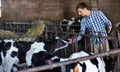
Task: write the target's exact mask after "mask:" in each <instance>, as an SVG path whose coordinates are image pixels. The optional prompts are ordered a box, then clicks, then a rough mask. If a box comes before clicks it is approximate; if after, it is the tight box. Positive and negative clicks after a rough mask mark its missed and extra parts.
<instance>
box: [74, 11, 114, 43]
mask: <svg viewBox="0 0 120 72" xmlns="http://www.w3.org/2000/svg"><path fill="white" fill-rule="evenodd" d="M106 26H107V27H109V26H110V27H112V24H111V22H110V21H109V20H108V19H107V18H106V16H105V15H104V14H103V13H102V12H101V11H91V13H90V16H85V17H83V18H82V20H81V30H80V32H79V34H85V30H86V29H87V31H88V33H89V34H90V35H98V33H101V36H107V32H106V28H105V27H106ZM81 38H82V36H78V37H76V38H75V40H76V41H78V40H80V39H81ZM90 41H91V42H93V43H99V42H100V39H98V38H94V39H90Z"/></svg>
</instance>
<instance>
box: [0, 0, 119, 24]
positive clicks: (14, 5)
mask: <svg viewBox="0 0 120 72" xmlns="http://www.w3.org/2000/svg"><path fill="white" fill-rule="evenodd" d="M82 1H84V2H86V3H87V4H88V5H89V6H90V7H92V8H93V9H98V10H101V11H103V12H104V13H105V15H106V16H107V17H108V18H109V19H110V20H111V21H112V23H113V24H115V23H117V22H119V21H120V0H2V18H1V19H0V20H16V21H26V20H27V21H28V20H34V19H45V20H50V21H54V22H59V21H61V20H62V19H63V18H70V17H78V15H77V12H76V10H75V7H76V4H77V3H78V2H82Z"/></svg>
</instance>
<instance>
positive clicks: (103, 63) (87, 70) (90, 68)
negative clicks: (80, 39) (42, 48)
mask: <svg viewBox="0 0 120 72" xmlns="http://www.w3.org/2000/svg"><path fill="white" fill-rule="evenodd" d="M91 55H93V53H88V52H85V51H80V52H76V53H73V54H71V55H70V56H69V57H68V58H60V57H58V56H54V57H52V58H51V59H50V61H51V62H53V63H54V61H55V60H57V62H63V61H67V60H72V59H76V58H82V57H85V56H91ZM113 69H114V60H113V58H112V57H110V56H105V57H98V58H94V59H90V60H85V61H81V62H77V63H73V64H69V65H66V66H62V67H61V72H113ZM53 70H54V69H53Z"/></svg>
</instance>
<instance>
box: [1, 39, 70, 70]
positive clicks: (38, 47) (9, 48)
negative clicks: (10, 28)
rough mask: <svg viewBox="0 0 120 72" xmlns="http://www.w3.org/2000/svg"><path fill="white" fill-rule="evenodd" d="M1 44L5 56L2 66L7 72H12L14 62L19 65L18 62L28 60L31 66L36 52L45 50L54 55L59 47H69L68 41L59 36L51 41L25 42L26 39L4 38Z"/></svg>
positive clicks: (2, 54) (28, 64)
mask: <svg viewBox="0 0 120 72" xmlns="http://www.w3.org/2000/svg"><path fill="white" fill-rule="evenodd" d="M61 43H62V44H61ZM0 45H1V46H0V47H1V48H0V49H2V53H1V56H2V57H3V58H2V66H3V68H4V71H5V72H10V71H11V68H12V66H13V65H14V64H16V65H17V64H18V62H19V63H24V62H26V63H27V66H28V67H31V66H32V64H33V63H34V62H33V63H32V57H33V56H34V54H35V53H39V52H41V51H44V52H48V53H50V54H51V55H52V54H53V53H54V52H56V51H58V50H59V49H62V48H65V47H67V45H68V43H67V42H66V41H64V40H62V39H60V38H59V37H56V38H55V39H54V40H51V41H50V42H36V41H35V42H24V41H13V40H8V41H6V40H3V41H1V42H0ZM58 45H60V46H58ZM41 53H43V52H41ZM13 60H14V61H13ZM42 60H43V59H42ZM5 64H7V65H5ZM34 65H35V64H34Z"/></svg>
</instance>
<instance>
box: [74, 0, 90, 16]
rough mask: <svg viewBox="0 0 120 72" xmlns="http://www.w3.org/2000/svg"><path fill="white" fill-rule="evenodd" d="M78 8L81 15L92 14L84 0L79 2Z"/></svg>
mask: <svg viewBox="0 0 120 72" xmlns="http://www.w3.org/2000/svg"><path fill="white" fill-rule="evenodd" d="M76 10H77V12H78V14H79V15H81V16H89V14H90V10H89V8H88V6H87V4H86V3H84V2H81V3H78V5H77V6H76Z"/></svg>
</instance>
